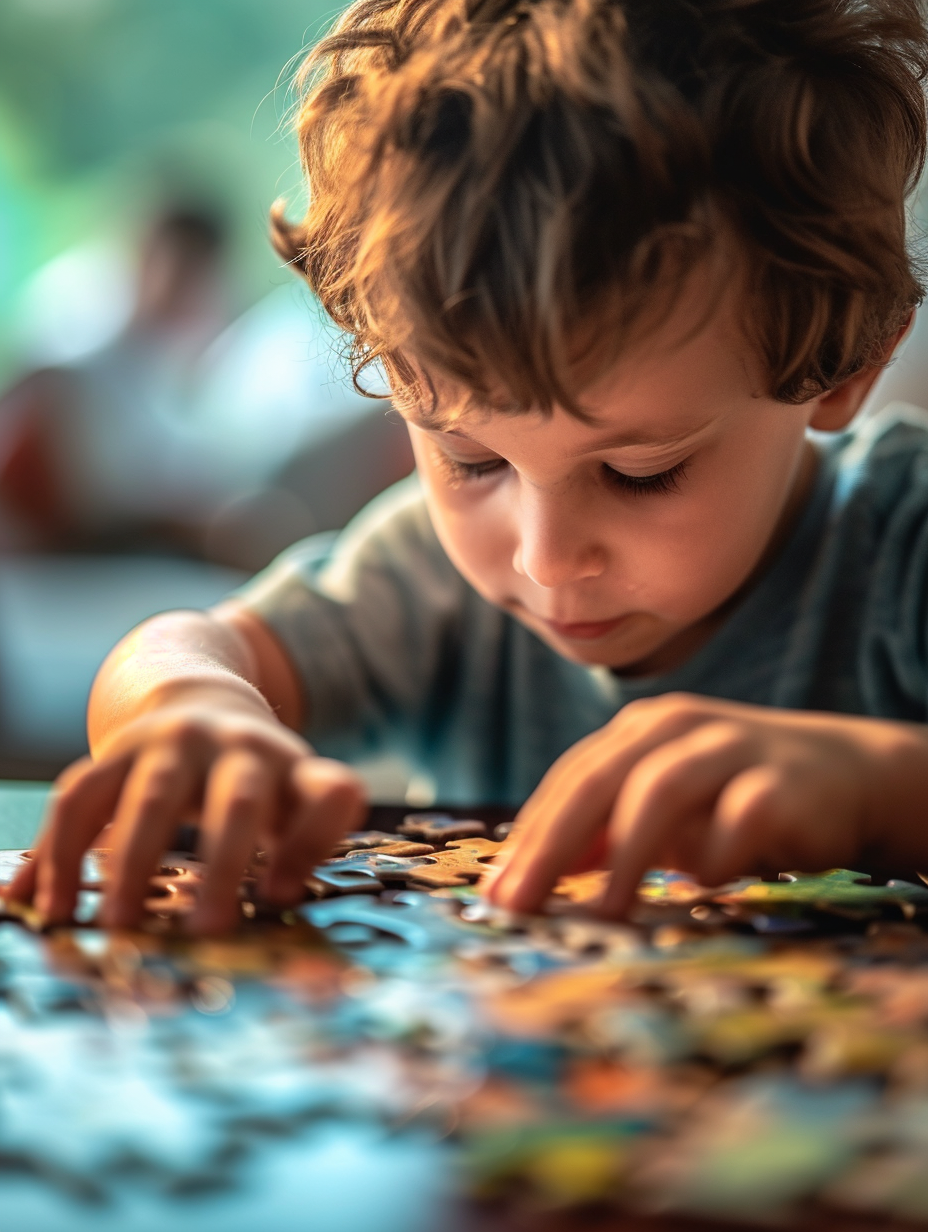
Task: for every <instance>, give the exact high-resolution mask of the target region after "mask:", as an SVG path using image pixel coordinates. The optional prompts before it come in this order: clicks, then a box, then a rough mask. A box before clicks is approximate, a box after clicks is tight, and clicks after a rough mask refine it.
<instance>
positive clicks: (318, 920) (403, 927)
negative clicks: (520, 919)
mask: <svg viewBox="0 0 928 1232" xmlns="http://www.w3.org/2000/svg"><path fill="white" fill-rule="evenodd" d="M300 911H301V914H302V915H303V916H305V918H306V919H307V920H309V922H310V923H311V924H314V925H315V926H316V927H317V928H329V927H330V926H331V925H333V924H364V925H367V927H368V928H375V929H377V931H378V932H383V933H389V934H390V935H391V936H394V937H398V938H399V939H400V940H401V941H405V942H406V944H407V945H409V946H411V947H412V949H415V950H445V951H447V950H453V949H455V948H457V947H458V946H461V945H465V944H468V943H470V942H473V940H474V938H475V937H480V936H487V935H490V930H489V929H486V928H481V927H480V926H479V925H476V924H466V923H464V922H463V921H462V920H460V919H459V918H458V916H457V913H456V912H455V909H454V904H453V902H451V901H449V900H448V899H439V898H433V897H432V896H431V895H430V894H422V893H418V892H416V891H415V890H401V891H400V892H399V893H398V894H397V895H396V896H395V897H394V898H393V899H392V901H391V902H389V903H385V902H381V901H379V900H377V899H372V898H368V897H352V898H333V899H326V900H325V901H323V902H318V903H306V904H305V905H304V906H303V907H302V908H301V909H300Z"/></svg>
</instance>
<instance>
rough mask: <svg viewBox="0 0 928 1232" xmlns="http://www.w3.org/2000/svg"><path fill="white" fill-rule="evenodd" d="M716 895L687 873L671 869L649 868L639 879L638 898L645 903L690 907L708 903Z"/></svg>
mask: <svg viewBox="0 0 928 1232" xmlns="http://www.w3.org/2000/svg"><path fill="white" fill-rule="evenodd" d="M716 893H717V891H715V890H711V889H707V888H706V887H705V886H702V885H700V884H699V883H698V882H697V881H694V880H693V878H692V877H691V876H690V875H689V873H678V872H677V871H676V870H675V869H672V868H651V869H649V870H648V871H647V872H646V873H645V875H644V876H643V877H642V879H641V884H640V885H639V887H638V898H639V899H640V900H641V901H642V902H645V903H656V904H659V905H664V904H667V905H672V906H674V907H691V906H695V905H696V904H698V903H706V902H709V901H710V900H711V899H712V898H713V896H714V895H715V894H716Z"/></svg>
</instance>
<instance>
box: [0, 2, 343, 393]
mask: <svg viewBox="0 0 928 1232" xmlns="http://www.w3.org/2000/svg"><path fill="white" fill-rule="evenodd" d="M336 12H337V8H335V7H333V6H332V5H331V4H330V3H326V0H0V376H2V375H4V374H5V373H6V370H7V369H8V367H9V365H10V363H11V362H12V356H11V354H10V345H9V339H8V335H9V332H10V327H11V325H12V324H13V323H12V321H11V315H12V314H13V313H14V312H15V305H16V302H17V296H18V294H19V292H20V291H21V289H22V287H23V285H24V283H25V282H26V280H27V279H28V277H29V276H30V274H31V273H33V272H34V271H35V270H36V269H37V268H38V267H39V266H40V265H42V264H43V263H44V262H46V261H48V260H49V259H50V258H52V257H54V256H55V255H57V254H58V253H60V252H62V251H64V250H66V249H68V248H70V247H73V246H74V245H75V244H77V243H79V242H81V241H82V240H84V239H88V238H99V237H101V236H104V237H105V236H115V237H116V238H117V239H120V240H121V239H125V241H126V242H127V243H131V241H132V239H133V238H134V236H135V235H137V234H138V232H139V230H140V229H141V227H143V226H144V224H145V222H146V221H147V219H148V218H149V217H150V216H151V215H152V213H153V212H154V211H155V210H156V209H157V208H158V206H159V204H161V203H162V202H163V201H164V200H165V199H167V198H170V197H175V196H181V197H183V198H185V199H188V200H196V201H198V202H201V203H203V204H208V205H211V204H217V203H218V204H219V205H220V206H222V207H224V208H225V209H226V210H227V211H228V214H229V220H230V224H231V229H232V235H233V240H234V260H233V265H232V286H231V291H232V296H233V301H234V302H237V303H238V304H240V305H242V306H243V305H244V304H247V303H249V302H251V301H253V300H254V299H256V298H258V297H259V296H260V295H261V294H263V293H264V292H266V291H267V290H268V289H269V288H270V287H271V286H272V285H276V284H278V283H280V282H281V281H283V280H284V278H285V275H284V274H283V273H282V272H281V271H280V270H279V269H278V268H277V265H276V262H275V259H274V257H273V256H272V254H271V252H270V249H269V248H268V246H267V243H266V239H265V233H266V217H267V209H268V206H269V204H270V203H271V201H272V200H273V199H274V198H275V197H276V196H278V195H280V194H281V193H283V194H285V195H287V196H290V197H291V198H292V197H294V196H295V195H296V194H297V189H298V184H299V174H298V169H297V167H296V151H295V144H294V142H293V140H292V139H291V138H290V137H289V135H288V134H287V133H286V126H285V123H283V121H284V118H285V116H286V112H287V109H288V107H289V106H290V104H291V103H292V94H291V93H290V91H289V89H288V86H289V83H290V79H291V76H292V72H293V69H294V68H295V66H296V64H297V63H298V59H299V53H300V51H301V49H302V48H303V47H304V46H305V45H307V44H308V43H311V42H312V41H313V40H314V39H315V38H316V37H317V36H318V34H319V33H320V31H321V30H322V29H324V27H325V25H326V24H327V23H328V22H329V21H330V20H331V18H332V17H333V16H334V15H335V13H336Z"/></svg>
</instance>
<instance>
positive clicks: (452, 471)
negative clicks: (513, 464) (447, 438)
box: [437, 450, 509, 483]
mask: <svg viewBox="0 0 928 1232" xmlns="http://www.w3.org/2000/svg"><path fill="white" fill-rule="evenodd" d="M437 458H438V463H439V465H440V466H441V469H442V470H443V471H444V474H445V478H446V479H448V480H450V481H451V482H452V483H457V482H460V481H461V480H462V479H480V478H481V477H482V476H484V475H492V474H493V473H494V472H495V471H498V470H502V468H503V467H504V466H508V465H509V463H508V462H507V461H506V459H505V458H487V459H486V461H484V462H461V461H460V460H459V459H458V458H450V457H449V456H448V455H447V454H446V453H445V452H444V451H443V450H442V451H439V452H438V454H437Z"/></svg>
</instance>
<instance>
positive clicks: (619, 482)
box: [603, 459, 689, 496]
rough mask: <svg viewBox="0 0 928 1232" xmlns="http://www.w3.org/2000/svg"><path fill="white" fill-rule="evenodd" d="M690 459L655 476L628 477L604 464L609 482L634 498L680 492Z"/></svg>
mask: <svg viewBox="0 0 928 1232" xmlns="http://www.w3.org/2000/svg"><path fill="white" fill-rule="evenodd" d="M688 461H689V459H684V461H683V462H678V463H677V465H676V466H672V467H671V468H670V469H669V470H666V471H658V472H657V474H655V475H626V474H625V472H624V471H617V470H616V469H615V467H613V466H609V465H607V464H606V463H603V467H604V470H605V473H606V479H607V481H608V482H609V483H610V484H611V485H612V486H613V487H616V488H619V489H620V490H621V491H622V492H628V493H630V494H631V495H632V496H650V495H655V496H662V495H665V494H666V493H668V492H679V490H680V480H681V479H683V477H684V476H685V474H686V468H687V464H688Z"/></svg>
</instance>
